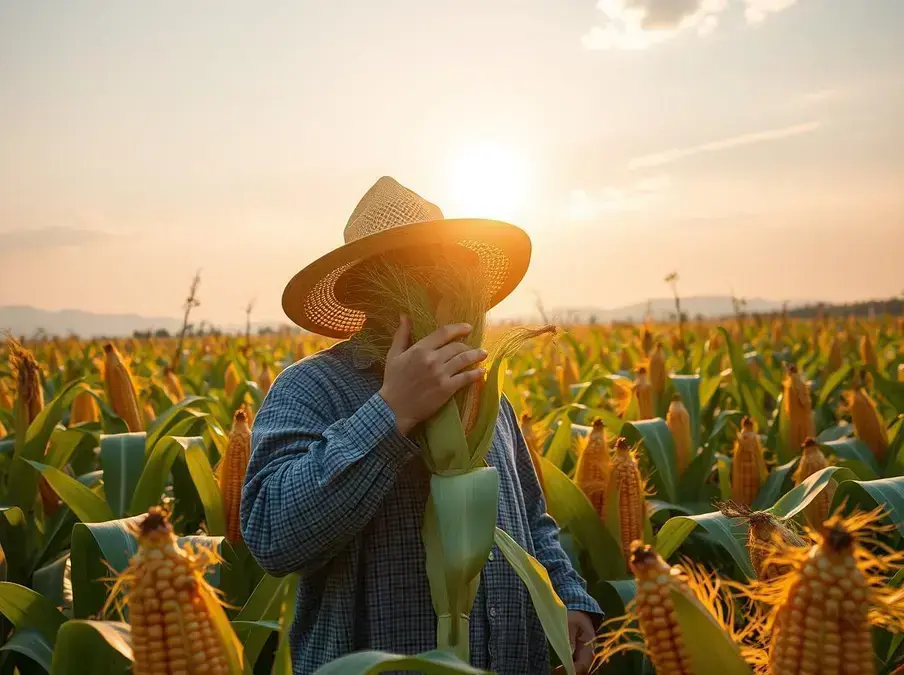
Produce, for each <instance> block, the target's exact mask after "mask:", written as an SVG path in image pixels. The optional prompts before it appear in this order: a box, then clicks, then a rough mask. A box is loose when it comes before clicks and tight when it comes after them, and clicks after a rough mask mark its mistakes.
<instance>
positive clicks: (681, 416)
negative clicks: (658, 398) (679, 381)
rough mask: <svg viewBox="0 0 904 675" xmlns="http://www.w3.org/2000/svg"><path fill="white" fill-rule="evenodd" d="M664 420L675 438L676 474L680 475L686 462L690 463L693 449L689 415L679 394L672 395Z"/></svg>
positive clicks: (686, 464) (685, 467)
mask: <svg viewBox="0 0 904 675" xmlns="http://www.w3.org/2000/svg"><path fill="white" fill-rule="evenodd" d="M665 422H666V424H667V425H668V427H669V431H671V432H672V438H673V439H674V440H675V455H676V457H677V459H678V475H679V476H680V475H681V474H683V473H684V471H685V469H687V466H688V464H690V463H691V455H692V454H693V451H694V449H693V448H692V447H691V446H692V445H693V441H692V437H691V416H690V413H688V411H687V408H685V407H684V403H683V402H682V401H681V396H680V395H678V394H675V396H673V397H672V402H671V403H670V404H669V411H668V413H667V414H666V417H665Z"/></svg>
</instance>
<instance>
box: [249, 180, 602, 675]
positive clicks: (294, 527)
mask: <svg viewBox="0 0 904 675" xmlns="http://www.w3.org/2000/svg"><path fill="white" fill-rule="evenodd" d="M374 260H391V261H393V262H394V263H395V264H403V265H404V264H410V265H412V266H417V267H418V269H421V270H423V269H426V270H428V274H426V277H425V279H424V283H425V285H426V286H431V284H432V283H433V282H434V281H435V279H431V278H430V277H431V274H430V273H429V270H431V269H433V270H435V272H434V273H433V274H435V275H445V277H443V279H444V282H448V281H449V279H450V278H451V279H453V280H454V279H455V278H456V277H457V278H460V279H467V280H470V281H472V282H473V281H474V280H475V279H479V280H481V283H482V284H484V285H485V288H484V290H485V292H486V297H487V298H488V299H489V300H488V302H487V305H488V306H492V305H495V304H497V303H498V302H499V301H500V300H502V299H503V298H504V297H505V296H507V295H508V294H509V293H511V291H512V290H513V289H514V288H515V286H517V285H518V283H519V282H520V281H521V278H522V277H523V275H524V273H525V271H526V270H527V266H528V263H529V260H530V240H529V239H528V237H527V235H526V234H525V233H524V232H523V231H522V230H520V229H519V228H517V227H514V226H512V225H508V224H506V223H501V222H497V221H482V220H451V219H450V220H447V219H444V218H443V215H442V212H441V211H440V210H439V208H437V207H436V206H434V205H433V204H431V203H429V202H427V201H426V200H424V199H422V198H421V197H419V196H418V195H416V194H415V193H414V192H412V191H410V190H408V189H406V188H404V187H403V186H401V185H399V184H398V183H397V182H396V181H394V180H393V179H391V178H386V177H384V178H381V179H380V180H379V181H377V183H376V184H375V185H374V186H373V187H372V188H371V189H370V190H369V191H368V192H367V194H366V195H365V196H364V197H363V198H362V199H361V201H360V202H359V204H358V206H357V208H356V209H355V211H354V213H352V216H351V218H350V219H349V221H348V224H347V225H346V227H345V245H344V246H341V247H340V248H338V249H336V250H334V251H332V252H330V253H328V254H327V255H325V256H323V257H322V258H320V259H319V260H317V261H315V262H314V263H312V264H311V265H309V266H308V267H307V268H305V269H304V270H302V271H301V272H299V273H298V274H296V275H295V277H294V278H293V279H292V280H291V281H290V282H289V284H288V285H287V287H286V289H285V291H284V293H283V309H284V310H285V312H286V314H287V315H288V316H289V318H291V319H292V320H293V321H294V322H295V323H297V324H298V325H299V326H301V327H303V328H306V329H308V330H310V331H312V332H314V333H318V334H320V335H325V336H329V337H339V338H349V337H350V338H351V339H348V340H345V341H344V342H339V343H338V344H336V345H335V346H333V347H332V348H330V349H327V350H325V351H323V352H320V353H319V354H315V355H313V356H310V357H308V358H306V359H303V360H302V361H300V362H298V363H296V364H294V365H293V366H291V367H289V368H287V369H286V370H285V371H284V372H282V373H281V374H280V375H279V377H278V378H277V379H276V381H275V382H274V383H273V386H272V388H271V389H270V392H269V393H268V395H267V397H266V399H265V400H264V403H263V405H262V406H261V409H260V411H259V412H258V413H257V416H256V417H255V420H254V427H253V436H252V456H251V462H250V464H249V466H248V475H247V478H246V481H245V486H244V491H243V495H242V508H241V515H242V532H243V535H244V538H245V541H246V542H247V544H248V547H249V549H250V550H251V552H252V553H253V555H254V557H255V558H256V559H257V561H258V562H259V563H260V565H261V566H262V567H263V568H264V569H265V570H266V571H267V572H269V573H270V574H273V575H277V576H281V575H285V574H289V573H291V572H300V573H301V575H300V577H301V581H300V583H299V586H298V596H297V605H296V611H295V621H294V623H293V625H292V629H291V646H292V660H293V663H294V672H295V673H296V674H301V673H305V674H310V673H313V672H314V671H315V670H316V669H317V668H318V667H320V666H322V665H323V664H325V663H327V662H329V661H332V660H334V659H336V658H339V657H341V656H343V655H345V654H348V653H350V652H353V651H358V650H380V651H386V652H393V653H398V654H415V653H419V652H425V651H430V650H432V649H435V648H436V615H435V613H434V609H433V605H432V602H431V596H430V586H429V583H428V580H427V574H426V569H425V561H424V555H425V554H424V545H423V542H422V540H421V523H422V520H423V516H424V507H425V502H426V499H427V496H428V494H429V486H430V482H429V481H430V474H429V473H428V471H427V469H426V467H425V466H424V465H423V462H422V461H421V460H420V458H419V455H420V453H421V450H420V448H419V447H418V445H417V444H416V443H415V442H414V441H413V440H412V438H414V437H415V432H416V430H417V427H418V425H419V424H420V423H421V422H424V421H425V420H427V419H429V418H430V417H432V416H433V415H434V413H436V412H437V411H438V410H439V409H440V407H441V406H443V404H445V403H446V402H447V401H448V400H449V399H450V398H451V397H452V396H453V395H454V394H455V393H456V392H457V391H459V390H460V389H462V388H464V387H466V386H468V385H470V384H472V383H474V382H475V381H476V379H477V378H478V377H480V376H481V374H482V373H481V369H480V368H479V367H475V364H478V363H479V362H481V361H483V360H484V359H485V358H486V353H485V352H484V351H482V350H480V349H476V348H469V347H468V346H467V345H466V344H465V343H464V340H465V339H466V338H467V336H468V334H469V333H470V331H471V330H472V329H473V326H469V325H467V324H453V325H445V326H441V327H440V328H439V329H438V330H436V331H435V332H433V333H432V334H431V335H429V336H427V337H425V338H423V339H422V340H420V341H417V342H415V343H414V344H412V339H411V320H410V318H409V317H406V316H402V317H401V318H396V319H395V321H394V325H392V326H385V325H382V324H380V323H374V322H372V321H370V320H369V317H370V316H371V315H372V314H373V315H377V314H380V313H379V312H376V311H375V309H376V308H375V307H374V306H373V305H368V301H369V298H368V294H367V292H366V284H361V283H357V284H356V283H354V275H355V270H360V269H362V268H363V267H364V266H366V265H367V264H369V263H372V262H373V261H374ZM369 308H370V310H371V311H369ZM383 314H385V312H383ZM396 317H398V315H396ZM362 328H366V331H362V330H361V329H362ZM381 331H382V333H384V337H385V344H386V348H387V351H386V352H385V354H384V356H385V358H384V359H377V358H375V357H374V355H373V353H372V350H369V349H365V348H364V345H363V343H362V342H361V341H360V337H359V336H360V335H362V334H364V333H365V332H366V333H368V334H370V335H371V336H373V334H374V332H376V333H377V334H379V333H380V332H381ZM384 362H385V365H384ZM487 462H488V464H490V465H492V466H495V467H496V468H497V470H498V472H499V480H500V486H499V515H498V526H499V527H500V528H502V529H503V530H505V531H506V532H507V533H508V534H509V535H511V536H512V537H513V538H514V539H515V540H516V541H517V542H518V543H519V544H520V545H521V546H522V547H523V548H524V549H525V550H526V551H528V552H529V553H532V554H533V555H534V556H535V557H536V558H537V559H538V560H539V561H540V562H541V563H542V564H543V565H544V566H545V567H546V569H547V571H548V572H549V576H550V578H551V580H552V583H553V586H554V588H555V590H556V592H557V593H558V595H559V597H560V598H561V599H562V601H563V602H564V603H565V605H566V607H567V608H568V610H569V611H568V627H569V633H570V636H571V639H572V642H573V644H574V655H573V660H574V663H575V667H576V670H577V672H579V673H583V672H586V671H587V669H588V668H589V666H590V663H591V661H592V648H591V647H590V646H589V645H588V644H587V643H588V642H589V641H590V640H591V639H592V638H593V636H594V628H595V625H596V623H597V622H598V620H599V618H600V614H601V612H600V608H599V606H598V605H597V603H596V602H595V601H594V600H593V598H591V597H590V596H589V595H588V594H587V592H586V590H585V584H584V582H583V580H582V579H581V578H580V577H579V576H578V574H577V573H576V572H575V570H574V569H573V568H572V566H571V564H570V562H569V559H568V557H567V556H566V554H565V552H564V551H563V549H562V547H561V546H560V544H559V541H558V538H557V533H558V530H557V526H556V523H555V522H554V521H553V519H552V518H551V517H550V516H549V515H548V514H547V513H546V502H545V501H544V499H543V494H542V492H541V489H540V485H539V482H538V479H537V475H536V473H535V472H534V468H533V465H532V463H531V459H530V455H529V453H528V450H527V447H526V446H525V442H524V439H523V437H522V435H521V432H520V430H519V428H518V424H517V422H516V418H515V414H514V411H513V409H512V407H511V405H510V404H509V403H508V401H506V400H503V402H502V406H501V409H500V414H499V418H498V421H497V423H496V428H495V436H494V440H493V444H492V447H491V449H490V452H489V454H488V456H487ZM470 648H471V662H472V665H474V666H476V667H479V668H484V669H487V670H492V671H495V672H497V673H500V674H502V675H525V674H530V675H533V674H535V673H536V674H540V673H548V672H549V669H550V666H549V654H548V650H547V642H546V638H545V635H544V633H543V629H542V627H541V625H540V621H539V619H538V618H537V615H536V613H535V611H534V609H533V605H532V603H531V598H530V596H529V594H528V591H527V589H526V587H525V585H524V583H523V582H522V581H521V580H520V578H519V577H518V576H517V575H516V573H515V571H514V570H513V569H512V568H511V567H510V566H509V564H508V563H507V562H506V561H505V559H504V558H503V556H502V555H501V554H500V553H499V552H498V550H497V549H494V551H493V552H492V553H491V554H490V556H489V559H488V560H487V562H486V566H485V567H484V569H483V572H482V575H481V582H480V586H479V590H478V594H477V598H476V600H475V603H474V607H473V609H472V611H471V615H470Z"/></svg>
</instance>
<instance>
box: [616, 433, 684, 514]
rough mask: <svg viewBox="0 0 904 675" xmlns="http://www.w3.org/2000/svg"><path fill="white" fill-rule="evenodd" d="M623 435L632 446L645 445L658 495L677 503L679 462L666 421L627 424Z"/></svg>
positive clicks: (645, 452)
mask: <svg viewBox="0 0 904 675" xmlns="http://www.w3.org/2000/svg"><path fill="white" fill-rule="evenodd" d="M621 433H622V436H624V437H625V439H627V441H628V442H629V443H631V444H632V445H635V444H637V443H640V442H642V443H643V448H644V454H645V455H646V457H647V459H649V461H650V464H651V465H652V466H653V468H654V469H655V471H654V473H653V475H652V476H651V477H650V479H651V480H652V482H653V485H654V486H655V487H656V494H658V495H659V496H661V497H662V498H663V499H665V500H667V501H670V502H674V501H676V500H677V498H678V495H677V481H676V478H675V472H676V470H677V464H678V462H677V460H676V458H675V440H674V438H673V437H672V432H671V431H669V427H668V425H667V424H666V423H665V420H663V419H659V418H657V419H654V420H640V421H637V422H627V423H625V425H624V426H623V427H622V432H621Z"/></svg>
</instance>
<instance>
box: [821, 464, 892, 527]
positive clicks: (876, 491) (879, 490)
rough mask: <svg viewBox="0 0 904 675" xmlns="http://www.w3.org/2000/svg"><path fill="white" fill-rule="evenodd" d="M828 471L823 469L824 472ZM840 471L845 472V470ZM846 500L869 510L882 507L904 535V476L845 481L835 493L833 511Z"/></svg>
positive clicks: (887, 516)
mask: <svg viewBox="0 0 904 675" xmlns="http://www.w3.org/2000/svg"><path fill="white" fill-rule="evenodd" d="M829 468H833V467H829ZM828 470H829V469H823V471H828ZM839 470H840V471H845V469H839ZM820 473H822V472H820ZM814 475H817V474H814ZM812 477H813V476H811V478H812ZM846 499H847V500H848V502H849V504H850V505H851V506H855V505H859V506H861V507H862V508H864V509H868V510H872V509H874V508H876V507H878V506H882V507H883V508H884V509H885V513H886V518H887V520H888V522H890V523H891V524H892V525H894V526H895V527H896V528H897V529H898V532H899V533H901V535H904V476H895V477H894V478H880V479H879V480H869V481H862V480H845V481H844V482H842V483H840V485H839V486H838V489H837V490H836V491H835V497H834V499H833V500H832V510H833V511H834V510H835V509H836V508H838V507H839V506H840V505H841V504H842V503H843V502H844V501H845V500H846Z"/></svg>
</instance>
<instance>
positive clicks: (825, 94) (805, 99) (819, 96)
mask: <svg viewBox="0 0 904 675" xmlns="http://www.w3.org/2000/svg"><path fill="white" fill-rule="evenodd" d="M839 98H841V90H840V89H818V90H816V91H808V92H807V93H805V94H803V95H801V97H800V98H799V99H798V100H797V102H798V103H799V104H800V105H819V104H821V103H829V102H830V101H835V100H837V99H839Z"/></svg>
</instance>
